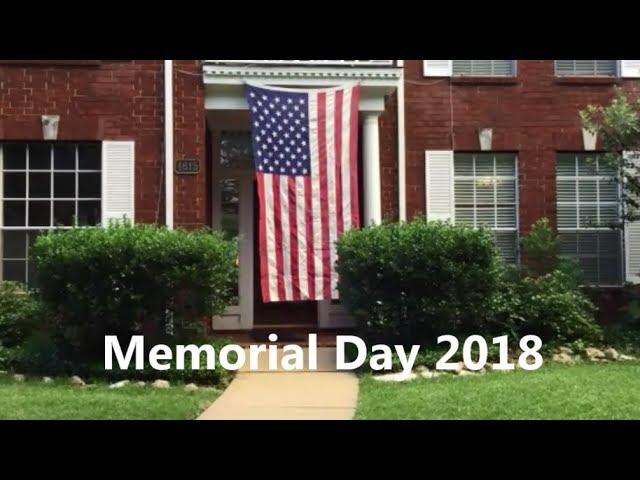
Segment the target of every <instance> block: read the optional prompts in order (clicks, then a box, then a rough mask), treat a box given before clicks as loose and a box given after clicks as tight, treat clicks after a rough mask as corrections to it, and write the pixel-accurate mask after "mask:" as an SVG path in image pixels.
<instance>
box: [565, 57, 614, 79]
mask: <svg viewBox="0 0 640 480" xmlns="http://www.w3.org/2000/svg"><path fill="white" fill-rule="evenodd" d="M617 74H618V61H617V60H556V75H557V76H559V77H562V76H568V77H615V76H616V75H617Z"/></svg>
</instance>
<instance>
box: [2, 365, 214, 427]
mask: <svg viewBox="0 0 640 480" xmlns="http://www.w3.org/2000/svg"><path fill="white" fill-rule="evenodd" d="M220 393H221V392H220V391H219V390H213V389H200V390H198V391H196V392H193V393H187V392H185V391H184V390H183V387H182V386H176V387H172V388H169V389H166V390H160V389H155V388H152V387H150V386H146V387H136V386H127V387H124V388H121V389H109V387H108V385H105V384H98V385H95V386H86V387H77V386H72V385H69V384H68V383H65V381H64V380H56V383H54V384H47V385H45V384H43V383H42V382H41V381H40V380H39V379H38V380H35V379H34V380H30V381H27V382H25V383H16V382H14V381H13V379H12V378H10V377H4V378H3V377H2V376H0V420H185V419H193V418H196V417H197V416H198V414H199V413H200V412H201V411H203V410H204V409H205V408H206V407H207V406H208V405H209V404H211V403H212V402H213V400H215V399H216V397H217V396H218V395H220Z"/></svg>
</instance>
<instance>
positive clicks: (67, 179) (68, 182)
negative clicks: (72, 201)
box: [53, 173, 76, 198]
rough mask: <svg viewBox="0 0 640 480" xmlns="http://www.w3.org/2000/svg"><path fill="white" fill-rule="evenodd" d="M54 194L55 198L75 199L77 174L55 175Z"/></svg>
mask: <svg viewBox="0 0 640 480" xmlns="http://www.w3.org/2000/svg"><path fill="white" fill-rule="evenodd" d="M53 193H54V197H55V198H75V197H76V174H75V173H55V174H54V177H53Z"/></svg>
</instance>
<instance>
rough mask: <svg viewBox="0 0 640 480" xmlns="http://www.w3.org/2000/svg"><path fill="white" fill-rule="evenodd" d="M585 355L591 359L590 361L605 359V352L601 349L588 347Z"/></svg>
mask: <svg viewBox="0 0 640 480" xmlns="http://www.w3.org/2000/svg"><path fill="white" fill-rule="evenodd" d="M584 353H585V354H586V355H587V357H589V360H597V359H601V358H605V355H604V352H603V351H602V350H600V349H599V348H595V347H588V348H586V349H585V350H584Z"/></svg>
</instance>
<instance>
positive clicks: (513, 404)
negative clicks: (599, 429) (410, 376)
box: [356, 362, 640, 420]
mask: <svg viewBox="0 0 640 480" xmlns="http://www.w3.org/2000/svg"><path fill="white" fill-rule="evenodd" d="M356 418H357V419H361V420H378V419H389V420H391V419H398V420H457V419H460V420H463V419H472V420H507V419H513V420H533V419H536V420H560V419H563V420H564V419H566V420H579V419H584V420H586V419H596V420H605V419H606V420H613V419H616V420H618V419H640V363H638V362H624V363H622V362H621V363H602V364H592V363H584V364H578V365H574V366H568V365H560V364H546V365H544V366H543V367H542V368H541V369H540V370H538V371H535V372H527V371H524V370H517V371H515V372H510V373H502V372H491V373H487V374H485V375H482V376H474V377H461V378H455V377H453V376H449V375H447V376H441V377H438V378H435V379H419V380H415V381H411V382H407V383H383V382H378V381H375V380H373V379H372V378H371V376H369V375H367V376H364V377H363V378H362V379H361V383H360V395H359V400H358V410H357V413H356Z"/></svg>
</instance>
